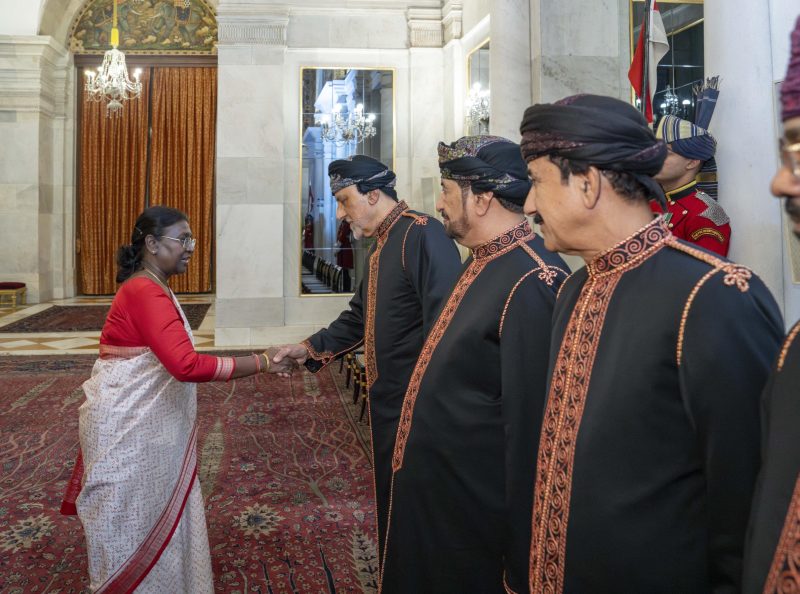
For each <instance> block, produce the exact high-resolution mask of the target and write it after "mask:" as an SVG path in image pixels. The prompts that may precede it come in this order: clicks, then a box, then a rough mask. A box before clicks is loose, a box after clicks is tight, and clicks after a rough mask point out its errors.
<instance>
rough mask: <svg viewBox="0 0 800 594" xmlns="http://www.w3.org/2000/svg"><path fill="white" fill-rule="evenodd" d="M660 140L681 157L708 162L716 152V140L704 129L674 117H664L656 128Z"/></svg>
mask: <svg viewBox="0 0 800 594" xmlns="http://www.w3.org/2000/svg"><path fill="white" fill-rule="evenodd" d="M656 138H661V139H663V140H664V142H666V143H667V144H668V145H670V148H671V149H672V150H673V151H674V152H676V153H678V154H679V155H680V156H682V157H686V158H687V159H697V160H699V161H708V160H709V159H711V158H712V157H713V156H714V153H716V152H717V140H716V139H715V138H714V137H713V136H712V135H711V134H710V133H709V131H708V130H706V129H705V128H701V127H700V126H697V125H695V124H693V123H692V122H690V121H688V120H682V119H681V118H679V117H677V116H674V115H665V116H664V117H663V118H661V121H659V122H658V126H657V127H656Z"/></svg>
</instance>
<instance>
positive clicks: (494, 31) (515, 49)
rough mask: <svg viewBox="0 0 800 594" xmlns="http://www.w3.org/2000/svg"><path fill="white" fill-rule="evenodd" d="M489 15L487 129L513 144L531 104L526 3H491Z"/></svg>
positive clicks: (512, 0)
mask: <svg viewBox="0 0 800 594" xmlns="http://www.w3.org/2000/svg"><path fill="white" fill-rule="evenodd" d="M491 11H492V12H491V15H492V16H491V21H490V29H491V32H490V51H489V55H490V58H489V77H490V81H491V83H490V88H491V100H492V103H491V118H490V120H489V129H490V131H491V133H492V134H496V135H497V136H504V137H506V138H510V139H511V140H514V141H515V142H516V141H517V140H518V139H519V123H520V121H521V120H522V114H523V112H524V111H525V108H526V107H528V106H529V105H530V104H531V65H530V39H531V34H530V26H529V21H530V18H529V14H530V5H529V0H492V6H491Z"/></svg>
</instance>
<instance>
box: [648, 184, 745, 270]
mask: <svg viewBox="0 0 800 594" xmlns="http://www.w3.org/2000/svg"><path fill="white" fill-rule="evenodd" d="M666 194H667V211H666V212H667V224H668V225H669V228H670V229H671V230H672V234H673V235H675V237H677V238H679V239H683V240H684V241H688V242H690V243H694V244H696V245H699V246H700V247H703V248H705V249H707V250H711V251H712V252H714V253H716V254H719V255H720V256H723V257H725V256H727V255H728V249H729V248H730V244H731V226H730V219H728V215H727V214H725V211H724V210H723V208H722V207H721V206H720V205H719V203H718V202H717V201H716V200H714V199H713V198H712V197H711V196H709V195H708V194H706V193H705V192H701V191H700V190H698V189H697V183H696V182H692V183H690V184H687V185H685V186H683V187H681V188H677V189H676V190H672V191H671V192H667V193H666ZM650 207H651V208H652V209H653V212H656V213H659V214H661V213H663V212H664V211H663V210H662V209H661V205H659V204H658V203H657V202H655V201H652V202H651V203H650Z"/></svg>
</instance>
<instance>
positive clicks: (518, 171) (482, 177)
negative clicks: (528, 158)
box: [439, 136, 531, 206]
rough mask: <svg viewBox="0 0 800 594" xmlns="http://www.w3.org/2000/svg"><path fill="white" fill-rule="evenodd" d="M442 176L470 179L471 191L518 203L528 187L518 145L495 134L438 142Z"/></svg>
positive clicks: (526, 194) (523, 162) (454, 178)
mask: <svg viewBox="0 0 800 594" xmlns="http://www.w3.org/2000/svg"><path fill="white" fill-rule="evenodd" d="M439 169H440V170H441V173H442V178H444V179H452V180H455V181H466V182H470V185H471V187H472V191H473V192H479V193H480V192H492V193H494V195H495V196H499V197H500V198H502V199H503V200H508V201H509V202H512V203H514V204H518V205H519V206H522V205H523V204H525V198H526V197H527V196H528V191H529V190H530V189H531V182H530V181H528V171H527V169H526V167H525V161H523V160H522V154H521V153H520V151H519V145H518V144H516V143H513V142H511V141H510V140H508V139H507V138H501V137H499V136H464V137H463V138H459V139H458V140H456V141H455V142H453V143H451V144H445V143H443V142H440V143H439Z"/></svg>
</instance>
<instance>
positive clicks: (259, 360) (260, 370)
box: [253, 353, 262, 373]
mask: <svg viewBox="0 0 800 594" xmlns="http://www.w3.org/2000/svg"><path fill="white" fill-rule="evenodd" d="M253 357H255V361H256V373H261V372H262V368H261V357H259V356H258V355H256V354H255V353H253Z"/></svg>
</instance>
